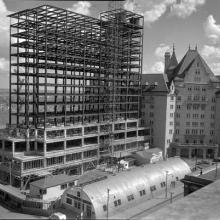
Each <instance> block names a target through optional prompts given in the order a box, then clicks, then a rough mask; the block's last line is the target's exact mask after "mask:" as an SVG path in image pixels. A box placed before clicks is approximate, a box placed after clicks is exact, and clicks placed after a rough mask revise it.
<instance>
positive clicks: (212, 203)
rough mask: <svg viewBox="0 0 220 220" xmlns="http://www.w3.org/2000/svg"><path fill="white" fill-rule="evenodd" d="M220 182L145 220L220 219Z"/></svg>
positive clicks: (145, 217)
mask: <svg viewBox="0 0 220 220" xmlns="http://www.w3.org/2000/svg"><path fill="white" fill-rule="evenodd" d="M219 187H220V180H217V181H216V182H214V183H212V184H210V185H208V186H206V187H204V188H202V189H200V190H198V191H196V192H194V193H192V194H190V195H189V196H186V197H184V198H182V199H180V200H179V201H176V202H175V203H173V204H170V205H168V206H166V207H164V208H162V209H160V210H159V211H156V212H154V213H152V214H150V215H148V216H144V217H143V218H142V219H143V220H154V219H157V220H174V219H179V220H185V219H187V220H194V219H201V220H206V219H213V220H214V219H219V215H220V210H219V196H220V192H219Z"/></svg>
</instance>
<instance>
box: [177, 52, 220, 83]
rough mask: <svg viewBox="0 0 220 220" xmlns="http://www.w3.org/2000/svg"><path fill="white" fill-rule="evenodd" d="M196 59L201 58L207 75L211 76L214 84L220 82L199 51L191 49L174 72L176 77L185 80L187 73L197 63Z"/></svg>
mask: <svg viewBox="0 0 220 220" xmlns="http://www.w3.org/2000/svg"><path fill="white" fill-rule="evenodd" d="M196 58H199V59H200V61H201V63H202V65H203V67H204V69H205V71H206V73H207V74H208V75H209V78H210V80H211V81H212V82H218V81H219V79H218V78H217V77H216V76H215V75H214V73H213V72H212V70H211V69H210V68H209V66H208V65H207V63H206V62H205V60H204V59H203V58H202V56H201V55H200V54H199V53H198V51H197V50H191V49H189V50H188V51H187V53H186V54H185V56H184V57H183V58H182V60H181V61H180V63H179V64H178V66H177V67H176V68H175V70H174V77H180V78H184V77H185V73H186V72H187V71H188V70H189V69H190V67H191V66H192V64H193V63H194V62H195V60H196Z"/></svg>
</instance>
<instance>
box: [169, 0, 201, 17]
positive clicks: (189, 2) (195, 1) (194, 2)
mask: <svg viewBox="0 0 220 220" xmlns="http://www.w3.org/2000/svg"><path fill="white" fill-rule="evenodd" d="M177 2H178V3H176V4H173V5H172V6H171V8H170V9H171V14H172V15H176V16H177V17H180V18H186V17H188V16H190V15H191V14H192V13H193V12H196V11H197V7H198V6H201V5H204V4H205V0H179V1H177Z"/></svg>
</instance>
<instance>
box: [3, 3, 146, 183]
mask: <svg viewBox="0 0 220 220" xmlns="http://www.w3.org/2000/svg"><path fill="white" fill-rule="evenodd" d="M9 17H10V96H9V97H10V100H9V102H10V105H9V126H8V138H7V137H6V138H4V139H2V140H0V144H1V143H2V145H4V149H5V150H8V151H10V152H14V154H13V155H15V156H14V158H13V159H11V160H15V161H18V162H19V164H20V167H21V172H20V173H22V174H19V175H18V176H19V177H21V178H24V179H27V180H28V179H29V178H28V177H27V175H36V172H35V170H36V169H37V170H38V171H39V172H40V171H41V170H43V169H44V170H46V171H48V172H52V173H53V172H58V171H59V170H62V171H63V170H68V169H69V168H71V167H72V168H73V169H74V170H73V171H74V172H75V171H77V173H78V171H80V172H83V171H84V170H86V169H87V168H91V167H94V166H96V165H97V162H98V160H99V159H100V157H101V156H108V155H112V153H114V152H116V153H117V152H119V151H129V152H131V151H135V150H136V149H137V148H138V147H139V146H141V145H142V142H143V141H144V133H143V131H144V128H143V127H140V126H139V124H138V123H139V119H140V99H141V84H140V82H141V72H142V53H143V22H144V21H143V16H141V15H138V14H135V13H133V12H129V11H126V10H123V9H115V10H110V11H106V12H103V13H101V14H100V19H96V18H93V17H89V16H85V15H81V14H77V13H75V12H72V11H68V10H65V9H61V8H57V7H54V6H49V5H43V6H39V7H36V8H32V9H27V10H23V11H20V12H17V13H14V14H11V15H10V16H9ZM127 128H128V129H127ZM127 138H128V139H129V140H128V141H127ZM17 153H18V154H17ZM29 155H33V158H32V157H30V156H29ZM39 155H40V156H41V157H42V158H40V161H39V163H38V162H36V163H35V160H38V159H39V158H38V157H37V156H39ZM22 156H24V157H22ZM24 158H25V159H24ZM38 171H37V172H38ZM73 171H71V170H70V172H73Z"/></svg>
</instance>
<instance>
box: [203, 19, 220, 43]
mask: <svg viewBox="0 0 220 220" xmlns="http://www.w3.org/2000/svg"><path fill="white" fill-rule="evenodd" d="M204 29H205V33H206V36H207V37H208V38H209V40H210V41H211V43H212V44H216V43H218V42H219V41H220V25H219V24H216V20H215V19H214V17H213V15H209V16H208V17H207V19H206V22H205V23H204Z"/></svg>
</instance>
